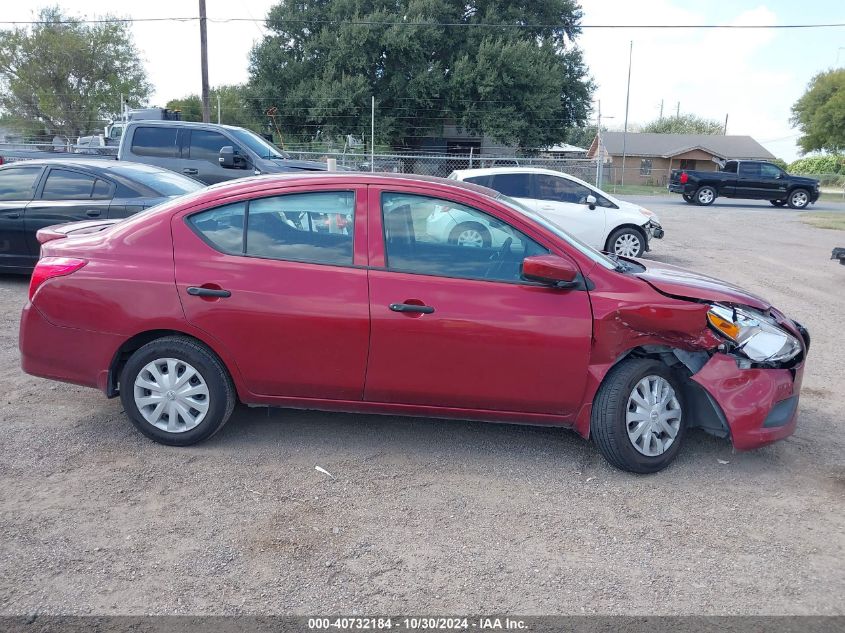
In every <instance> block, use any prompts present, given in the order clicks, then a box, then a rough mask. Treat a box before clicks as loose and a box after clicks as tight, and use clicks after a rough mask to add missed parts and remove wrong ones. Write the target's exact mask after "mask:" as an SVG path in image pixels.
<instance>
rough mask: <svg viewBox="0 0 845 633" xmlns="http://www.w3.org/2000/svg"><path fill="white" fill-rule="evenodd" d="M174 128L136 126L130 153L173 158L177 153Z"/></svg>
mask: <svg viewBox="0 0 845 633" xmlns="http://www.w3.org/2000/svg"><path fill="white" fill-rule="evenodd" d="M177 149H178V147H177V145H176V128H175V127H171V128H167V127H138V128H135V134H133V136H132V153H133V154H137V155H138V156H154V157H157V158H175V157H176V155H177Z"/></svg>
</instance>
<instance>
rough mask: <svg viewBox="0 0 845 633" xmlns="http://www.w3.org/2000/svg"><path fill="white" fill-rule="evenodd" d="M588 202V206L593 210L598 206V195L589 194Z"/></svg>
mask: <svg viewBox="0 0 845 633" xmlns="http://www.w3.org/2000/svg"><path fill="white" fill-rule="evenodd" d="M586 202H587V206H588V207H590V210H592V209H595V208H596V202H598V201H597V200H596V197H595V196H594V195H592V194H591V195H589V196H587V200H586Z"/></svg>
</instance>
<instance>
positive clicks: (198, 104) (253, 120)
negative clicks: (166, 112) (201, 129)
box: [166, 85, 267, 132]
mask: <svg viewBox="0 0 845 633" xmlns="http://www.w3.org/2000/svg"><path fill="white" fill-rule="evenodd" d="M217 95H220V122H221V123H223V124H224V125H237V126H239V127H245V128H248V129H250V130H254V131H256V132H265V131H267V117H262V116H259V115H257V114H256V113H255V111H254V110H253V109H252V108H251V107H250V100H249V97H248V94H247V91H246V88H245V87H244V86H240V85H228V86H219V87H217V88H212V89H211V91H210V97H209V100H210V102H211V121H212V122H213V123H216V122H217ZM166 107H168V108H169V109H171V110H180V111H181V113H182V120H183V121H202V100H201V99H200V96H199V95H196V94H192V95H188V96H187V97H182V98H180V99H171V100H170V101H168V102H167V106H166Z"/></svg>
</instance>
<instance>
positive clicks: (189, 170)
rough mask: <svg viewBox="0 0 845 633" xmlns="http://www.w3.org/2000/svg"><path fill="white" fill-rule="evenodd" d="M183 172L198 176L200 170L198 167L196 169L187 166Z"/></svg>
mask: <svg viewBox="0 0 845 633" xmlns="http://www.w3.org/2000/svg"><path fill="white" fill-rule="evenodd" d="M182 173H183V174H188V175H189V176H196V175H197V174H198V173H199V172H198V171H197V170H196V169H194V168H193V167H185V168H184V169H183V170H182Z"/></svg>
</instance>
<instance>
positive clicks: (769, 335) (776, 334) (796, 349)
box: [707, 304, 801, 363]
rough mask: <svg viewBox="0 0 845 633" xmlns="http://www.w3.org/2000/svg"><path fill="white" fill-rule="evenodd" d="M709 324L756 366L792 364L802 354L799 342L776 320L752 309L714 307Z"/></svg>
mask: <svg viewBox="0 0 845 633" xmlns="http://www.w3.org/2000/svg"><path fill="white" fill-rule="evenodd" d="M707 320H708V321H709V323H710V325H711V326H713V328H714V329H715V330H716V331H718V332H719V333H720V334H722V336H724V337H725V338H727V339H729V340H730V341H733V342H734V343H735V344H736V349H737V350H739V351H740V352H741V353H742V354H744V355H745V356H747V357H748V358H749V359H751V360H752V361H754V362H755V363H772V362H775V363H776V362H783V361H788V360H791V359H793V358H795V357H796V356H797V355H798V354H799V353H800V352H801V343H799V341H798V339H797V338H795V337H794V336H792V335H791V334H790V333H789V332H787V331H786V330H784V329H783V328H781V327H780V326H779V325H777V323H776V322H775V321H774V319H772V318H770V317H767V316H765V315H763V314H760V313H758V312H755V311H753V310H750V309H748V308H728V307H726V306H723V305H718V304H716V305H712V306H711V307H710V311H709V312H708V313H707Z"/></svg>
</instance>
